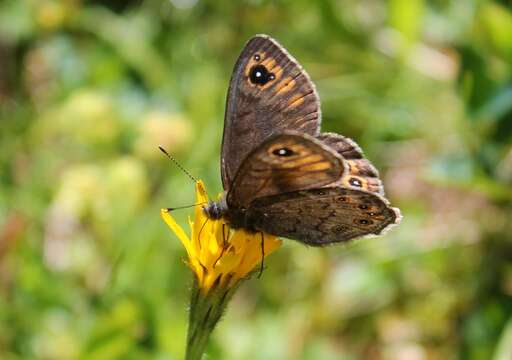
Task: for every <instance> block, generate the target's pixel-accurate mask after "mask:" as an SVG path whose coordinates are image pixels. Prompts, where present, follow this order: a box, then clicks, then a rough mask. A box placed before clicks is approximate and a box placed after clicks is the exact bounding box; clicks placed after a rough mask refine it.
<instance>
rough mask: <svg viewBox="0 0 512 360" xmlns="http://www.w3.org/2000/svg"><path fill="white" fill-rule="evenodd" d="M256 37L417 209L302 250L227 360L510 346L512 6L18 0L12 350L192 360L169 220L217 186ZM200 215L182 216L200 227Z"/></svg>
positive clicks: (9, 196) (228, 330) (497, 356)
mask: <svg viewBox="0 0 512 360" xmlns="http://www.w3.org/2000/svg"><path fill="white" fill-rule="evenodd" d="M255 33H268V34H270V35H272V36H274V37H275V38H277V39H278V40H279V41H280V42H281V43H282V44H283V45H285V46H286V47H287V48H288V50H289V51H290V52H291V53H292V54H293V55H294V56H296V57H297V58H298V59H299V60H300V61H301V63H302V64H303V65H304V67H305V68H306V69H307V70H308V72H309V73H310V75H311V76H312V78H313V79H314V81H315V83H316V84H317V86H318V89H319V92H320V96H321V98H322V110H323V129H324V130H331V131H337V132H340V133H342V134H344V135H346V136H349V137H352V138H353V139H355V140H356V141H358V142H359V143H360V145H361V146H362V147H363V148H364V149H365V151H366V154H367V156H368V157H369V158H370V159H371V160H372V161H373V162H374V163H375V165H376V166H377V167H378V168H379V169H380V170H381V174H382V177H383V180H384V183H385V185H386V190H387V193H388V195H389V197H390V199H391V201H392V203H393V204H394V205H396V206H399V207H400V208H401V209H402V212H403V214H404V220H403V223H402V225H401V226H400V227H398V228H396V229H394V230H393V231H391V232H390V233H389V234H388V235H386V236H384V237H381V238H378V239H371V240H361V241H356V242H354V243H351V244H349V245H346V246H335V247H329V248H326V249H315V248H307V247H304V246H302V245H301V244H298V243H296V242H293V241H287V242H286V245H285V246H284V248H283V249H281V250H280V251H279V252H278V253H276V254H274V255H273V256H271V257H270V258H269V260H268V261H266V266H267V269H266V271H265V273H264V274H263V277H262V279H260V280H256V279H253V280H251V281H249V282H248V283H246V284H245V285H244V286H243V287H242V289H241V290H240V292H239V293H238V294H237V296H235V299H234V300H233V302H232V304H231V307H230V309H229V311H228V313H227V314H226V316H225V318H224V320H223V322H222V323H221V324H220V326H219V328H218V329H217V332H216V333H215V336H214V339H213V341H212V343H211V346H210V348H209V357H208V358H209V359H228V360H229V359H233V360H235V359H244V360H245V359H304V360H309V359H325V360H329V359H393V360H395V359H399V360H400V359H411V360H416V359H418V360H421V359H455V358H460V359H475V360H480V359H494V360H505V359H511V358H512V330H511V329H512V235H511V234H512V66H511V64H512V36H511V34H512V11H511V2H510V1H507V0H501V1H491V0H467V1H458V0H451V1H440V0H431V1H426V0H390V1H388V2H384V1H378V0H362V1H361V0H318V1H306V0H296V1H291V0H279V1H266V0H246V1H227V0H220V1H219V0H216V1H214V0H163V1H161V0H108V1H99V0H89V1H87V0H60V1H58V0H0V358H2V359H7V360H14V359H57V360H58V359H181V358H182V357H183V352H184V340H185V332H186V316H187V315H186V308H187V300H188V299H187V297H188V288H189V286H190V283H191V282H190V276H191V275H190V273H189V270H188V269H187V267H186V266H185V265H184V264H183V262H182V259H183V257H184V250H183V249H182V248H181V245H180V244H179V241H177V239H176V238H173V237H172V236H171V235H170V233H169V232H168V230H166V227H165V225H164V223H163V222H162V221H161V219H160V216H159V209H160V208H161V207H166V206H178V205H185V204H191V202H192V201H193V199H194V197H193V184H192V183H191V182H190V181H189V179H188V178H187V177H186V176H185V175H184V174H183V173H181V172H180V171H178V170H177V169H176V168H175V167H174V166H173V165H172V164H171V163H169V161H168V160H167V159H166V158H165V157H163V156H162V155H161V154H160V153H159V152H158V150H157V145H160V144H161V145H163V146H165V147H166V148H167V149H168V150H169V151H170V152H172V153H173V154H174V155H175V156H176V157H177V158H178V159H179V160H180V161H181V162H182V163H183V164H184V165H185V167H186V168H188V169H189V170H190V171H191V172H192V173H194V174H195V175H196V176H197V177H199V178H202V179H204V180H205V181H206V183H207V185H208V187H209V189H210V191H211V192H213V193H214V194H215V193H216V192H218V191H220V190H221V185H220V176H219V161H218V158H219V156H218V154H219V148H220V140H221V134H222V127H223V120H222V119H223V112H224V103H225V95H226V90H227V86H228V81H229V78H230V75H231V71H232V67H233V64H234V62H235V60H236V57H237V55H238V53H239V51H240V49H241V48H242V46H243V44H244V43H245V41H246V40H247V39H248V38H249V37H250V36H252V35H253V34H255ZM187 213H189V211H187V210H183V211H181V212H176V216H178V218H179V219H181V221H185V220H186V217H187Z"/></svg>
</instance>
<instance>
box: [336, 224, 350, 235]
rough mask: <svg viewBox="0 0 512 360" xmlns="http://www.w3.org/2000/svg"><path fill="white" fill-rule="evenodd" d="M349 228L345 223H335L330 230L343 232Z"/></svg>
mask: <svg viewBox="0 0 512 360" xmlns="http://www.w3.org/2000/svg"><path fill="white" fill-rule="evenodd" d="M348 230H349V227H348V226H347V225H336V226H334V227H333V228H332V231H333V232H335V233H344V232H347V231H348Z"/></svg>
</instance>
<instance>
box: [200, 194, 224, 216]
mask: <svg viewBox="0 0 512 360" xmlns="http://www.w3.org/2000/svg"><path fill="white" fill-rule="evenodd" d="M203 211H204V213H205V214H206V216H208V218H210V219H212V220H218V219H220V218H222V217H223V216H224V215H225V214H226V213H227V211H228V205H227V203H226V198H225V197H222V199H220V200H219V201H211V200H210V201H208V204H206V205H205V206H203Z"/></svg>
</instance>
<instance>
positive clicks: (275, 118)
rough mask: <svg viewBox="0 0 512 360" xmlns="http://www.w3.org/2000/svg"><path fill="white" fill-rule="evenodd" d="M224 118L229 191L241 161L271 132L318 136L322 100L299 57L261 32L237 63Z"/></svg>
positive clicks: (224, 166) (224, 170)
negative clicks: (295, 132) (295, 57)
mask: <svg viewBox="0 0 512 360" xmlns="http://www.w3.org/2000/svg"><path fill="white" fill-rule="evenodd" d="M224 122H225V123H224V135H223V141H222V157H221V172H222V183H223V185H224V189H225V190H229V188H230V187H231V186H232V182H233V179H234V177H235V174H236V172H237V170H238V168H239V167H240V164H241V163H242V161H243V160H244V159H245V157H246V156H247V155H248V154H249V152H250V151H251V150H252V149H253V148H254V147H256V146H257V145H259V144H260V143H261V142H262V141H264V140H265V139H267V138H268V137H269V136H270V135H271V134H276V133H282V132H283V131H285V130H295V131H299V132H301V133H304V134H309V135H313V136H315V135H317V134H318V133H319V126H320V102H319V99H318V95H317V92H316V90H315V86H314V84H313V83H312V82H311V80H310V79H309V76H308V75H307V74H306V72H305V71H304V70H303V69H302V67H301V66H300V65H299V64H298V63H297V62H296V60H295V59H294V58H293V57H292V56H291V55H289V54H288V52H287V51H286V50H285V49H284V48H283V47H282V46H281V45H279V44H278V43H277V42H276V41H275V40H273V39H272V38H270V37H268V36H266V35H256V36H254V37H253V38H252V39H251V40H249V42H248V43H247V44H246V46H245V48H244V49H243V51H242V53H241V55H240V57H239V58H238V61H237V62H236V64H235V69H234V72H233V76H232V78H231V82H230V86H229V92H228V97H227V104H226V115H225V120H224Z"/></svg>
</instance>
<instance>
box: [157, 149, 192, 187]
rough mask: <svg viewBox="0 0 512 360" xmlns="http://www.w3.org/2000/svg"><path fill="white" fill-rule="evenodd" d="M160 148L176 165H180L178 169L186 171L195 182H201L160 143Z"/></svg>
mask: <svg viewBox="0 0 512 360" xmlns="http://www.w3.org/2000/svg"><path fill="white" fill-rule="evenodd" d="M158 148H159V149H160V151H161V152H163V153H164V154H165V156H167V157H168V158H169V159H170V160H171V161H172V162H173V163H174V165H176V166H177V167H178V169H180V170H181V171H183V172H184V173H185V175H187V176H188V177H189V178H190V179H191V180H192V181H193V182H194V183H197V182H199V181H198V180H197V179H196V178H195V177H194V176H192V174H191V173H189V172H188V171H187V169H185V168H184V167H183V166H181V164H180V163H179V162H178V160H176V159H175V158H174V156H172V155H171V154H169V153H168V152H167V150H165V149H164V148H163V147H161V146H160V145H159V146H158Z"/></svg>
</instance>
